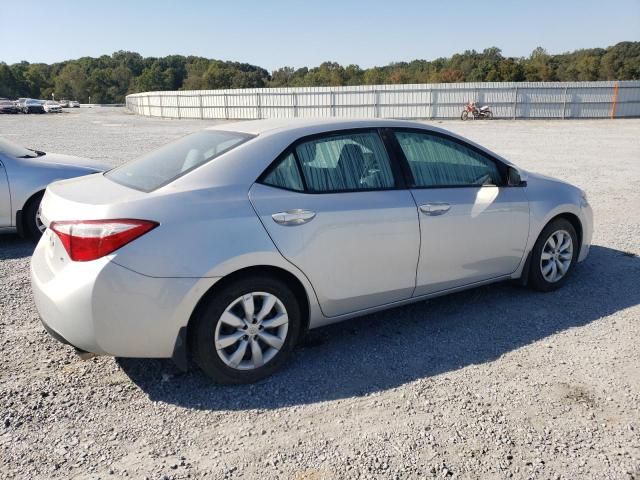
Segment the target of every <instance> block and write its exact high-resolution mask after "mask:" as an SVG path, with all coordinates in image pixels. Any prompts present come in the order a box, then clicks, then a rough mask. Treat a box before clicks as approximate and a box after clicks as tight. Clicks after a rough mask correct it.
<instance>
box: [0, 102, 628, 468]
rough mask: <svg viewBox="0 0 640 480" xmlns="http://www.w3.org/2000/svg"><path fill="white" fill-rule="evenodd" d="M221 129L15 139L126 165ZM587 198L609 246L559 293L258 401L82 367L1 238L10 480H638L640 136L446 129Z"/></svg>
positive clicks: (450, 310) (405, 341) (367, 353)
mask: <svg viewBox="0 0 640 480" xmlns="http://www.w3.org/2000/svg"><path fill="white" fill-rule="evenodd" d="M212 123H215V122H200V121H179V120H161V119H149V118H141V117H136V116H134V115H131V114H128V113H126V112H125V111H124V110H121V109H109V108H95V109H84V108H83V109H80V110H75V111H71V112H69V111H67V113H64V114H61V115H46V116H45V115H19V116H18V115H13V116H10V115H2V116H0V135H2V136H5V137H6V138H8V139H11V140H14V141H17V142H20V143H22V144H25V145H27V146H31V147H33V148H37V149H41V150H49V151H55V152H60V153H69V154H77V155H84V156H88V157H92V158H95V159H101V160H107V161H109V162H112V163H114V164H117V163H120V162H122V161H125V160H127V159H129V158H131V157H133V156H136V155H138V154H140V153H142V152H145V151H147V150H149V149H152V148H154V147H156V146H159V145H161V144H163V143H166V142H167V141H170V140H172V139H174V138H176V137H178V136H181V135H184V134H186V133H189V132H192V131H195V130H198V129H200V128H202V127H203V126H204V125H207V124H212ZM441 126H443V127H444V128H449V129H451V130H453V131H455V132H458V133H461V134H463V135H465V136H468V137H469V138H471V139H473V140H475V141H478V142H480V143H482V144H484V145H486V146H488V147H489V148H492V149H494V150H495V151H496V152H498V153H500V154H502V155H504V156H506V157H508V158H510V159H512V160H513V161H515V162H516V163H517V164H519V165H521V166H523V167H524V168H529V169H532V170H535V171H538V172H541V173H546V174H550V175H553V176H556V177H559V178H562V179H566V180H568V181H570V182H572V183H575V184H577V185H579V186H580V187H582V188H584V189H585V190H586V191H587V192H588V194H589V198H590V202H591V203H592V205H593V208H594V212H595V217H596V233H595V237H594V246H593V247H592V250H591V254H590V257H589V258H588V260H587V261H586V262H585V263H583V264H581V265H579V266H578V267H577V268H576V270H575V272H574V273H575V275H574V277H573V278H572V279H571V280H570V281H569V282H568V284H567V285H566V287H565V288H564V289H562V290H560V291H557V292H554V293H550V294H540V293H534V292H531V291H528V290H525V289H522V288H518V287H515V286H512V285H508V284H500V285H494V286H489V287H484V288H479V289H476V290H471V291H468V292H464V293H460V294H456V295H452V296H449V297H445V298H441V299H436V300H432V301H429V302H424V303H420V304H415V305H411V306H408V307H403V308H397V309H394V310H390V311H387V312H382V313H378V314H375V315H370V316H367V317H364V318H361V319H358V320H354V321H350V322H346V323H343V324H340V325H335V326H332V327H328V328H324V329H321V330H319V331H315V332H312V333H311V334H310V335H309V337H308V338H307V339H306V340H305V341H304V343H303V345H301V346H300V348H298V349H297V351H296V354H295V356H294V359H293V362H292V363H291V364H289V366H288V367H287V368H285V369H284V370H283V371H282V372H280V373H278V374H277V375H275V376H274V377H272V378H270V379H268V380H266V381H263V382H261V383H259V384H256V385H251V386H241V387H220V386H216V385H212V384H211V383H209V381H208V380H207V379H206V378H205V377H203V375H202V374H201V373H200V372H199V371H197V370H192V371H190V372H189V373H186V374H184V373H180V372H179V371H177V370H176V369H175V368H174V367H173V365H172V364H171V362H170V361H162V360H132V359H112V358H95V359H92V360H89V361H81V360H79V359H77V358H76V357H75V356H74V354H73V353H72V351H71V349H70V348H68V347H65V346H63V345H61V344H59V343H57V342H56V341H55V340H53V339H52V338H50V337H49V336H48V335H47V334H45V332H44V331H43V329H42V327H41V325H40V323H39V321H38V318H37V313H36V310H35V307H34V304H33V301H32V298H31V291H30V287H29V278H28V264H29V256H30V254H31V252H32V249H33V247H32V246H31V245H30V244H29V243H27V242H25V241H23V240H20V239H18V238H17V237H16V236H13V235H11V236H8V235H5V236H2V237H0V332H1V334H0V422H1V424H0V477H1V478H16V479H26V478H78V479H83V478H122V477H125V476H126V477H131V478H145V477H147V478H152V479H159V478H260V479H261V480H267V479H276V478H291V479H298V480H302V479H304V480H312V479H313V480H318V479H333V478H375V479H392V478H398V479H404V478H435V477H437V478H478V479H493V478H495V479H502V478H539V479H576V478H593V479H609V478H611V479H628V480H630V479H639V478H640V348H639V347H638V343H639V340H640V306H639V304H640V257H638V255H640V120H616V121H606V120H605V121H595V120H594V121H566V122H562V121H535V122H527V121H516V122H511V121H495V122H468V123H462V122H444V123H442V125H441Z"/></svg>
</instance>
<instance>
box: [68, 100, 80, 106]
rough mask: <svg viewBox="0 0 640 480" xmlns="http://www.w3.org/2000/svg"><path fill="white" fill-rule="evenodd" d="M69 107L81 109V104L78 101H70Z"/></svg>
mask: <svg viewBox="0 0 640 480" xmlns="http://www.w3.org/2000/svg"><path fill="white" fill-rule="evenodd" d="M69 107H70V108H80V102H78V101H76V100H69Z"/></svg>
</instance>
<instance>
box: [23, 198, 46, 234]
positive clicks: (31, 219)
mask: <svg viewBox="0 0 640 480" xmlns="http://www.w3.org/2000/svg"><path fill="white" fill-rule="evenodd" d="M43 196H44V192H40V193H37V194H36V195H35V196H34V197H33V198H31V200H29V202H28V203H27V205H26V206H25V208H24V210H23V213H24V216H23V217H22V218H23V222H24V231H25V233H26V234H27V236H28V237H29V238H30V239H31V240H33V241H34V242H36V243H37V242H38V240H40V237H41V236H42V231H41V230H40V228H41V225H42V223H40V221H39V218H38V210H39V209H40V202H41V201H42V197H43Z"/></svg>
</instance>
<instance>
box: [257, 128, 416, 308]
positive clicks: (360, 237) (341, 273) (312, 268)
mask: <svg viewBox="0 0 640 480" xmlns="http://www.w3.org/2000/svg"><path fill="white" fill-rule="evenodd" d="M397 185H398V183H397V175H396V174H394V169H393V168H392V166H391V164H390V160H389V156H388V155H387V152H386V149H385V146H384V144H383V142H382V140H381V138H380V136H379V135H378V132H377V131H375V130H366V131H362V130H358V131H352V132H337V133H333V134H327V135H322V136H315V137H313V138H312V139H309V140H307V141H302V142H298V143H297V144H295V145H294V147H292V148H291V149H290V150H288V151H287V152H285V154H283V155H282V156H281V158H280V160H279V161H278V162H276V163H275V164H274V166H273V167H272V168H271V169H270V170H269V171H267V173H266V175H264V176H263V178H262V179H261V181H260V182H259V183H257V184H255V185H254V186H253V187H252V188H251V190H250V192H249V198H250V200H251V203H252V204H253V205H254V208H255V209H256V211H257V212H258V215H259V216H260V219H261V221H262V223H263V224H264V226H265V228H266V229H267V231H268V233H269V235H270V236H271V238H272V239H273V241H274V243H275V245H276V246H277V248H278V250H279V251H280V252H281V253H282V255H283V256H284V257H285V258H286V259H287V260H289V261H290V262H291V263H293V264H294V265H296V266H297V267H298V268H299V269H300V270H302V271H303V272H304V274H305V275H306V276H307V277H308V278H309V280H310V281H311V284H312V285H313V287H314V289H315V292H316V294H317V296H318V300H319V303H320V307H321V309H322V311H323V313H324V314H325V315H326V316H328V317H333V316H337V315H342V314H346V313H350V312H354V311H358V310H362V309H366V308H370V307H375V306H379V305H383V304H387V303H391V302H395V301H398V300H404V299H407V298H410V297H411V295H412V293H413V290H414V288H415V274H416V264H417V261H418V252H419V243H420V233H419V229H418V215H417V210H416V205H415V202H414V200H413V197H412V195H411V193H410V191H409V190H406V189H405V190H403V189H397V188H396V186H397Z"/></svg>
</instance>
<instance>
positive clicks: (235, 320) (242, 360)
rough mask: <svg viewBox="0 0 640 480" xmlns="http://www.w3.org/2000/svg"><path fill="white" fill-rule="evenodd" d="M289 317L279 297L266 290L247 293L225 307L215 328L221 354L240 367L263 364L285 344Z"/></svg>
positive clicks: (231, 363)
mask: <svg viewBox="0 0 640 480" xmlns="http://www.w3.org/2000/svg"><path fill="white" fill-rule="evenodd" d="M288 330H289V317H288V315H287V310H286V309H285V307H284V304H283V303H282V302H281V301H280V299H279V298H278V297H276V296H275V295H273V294H271V293H266V292H252V293H247V294H245V295H243V296H241V297H239V298H237V299H235V300H234V301H233V302H231V304H229V306H228V307H227V308H226V309H225V311H224V312H223V314H222V316H221V317H220V319H219V321H218V323H217V325H216V330H215V335H214V342H215V348H216V352H217V354H218V357H220V359H221V360H222V361H223V362H224V363H225V365H227V366H228V367H231V368H234V369H237V370H253V369H256V368H260V367H262V366H263V365H265V364H266V363H268V362H269V361H270V360H272V359H273V358H274V357H275V356H276V355H277V354H278V352H279V351H280V349H281V348H282V347H283V346H284V343H285V340H286V338H287V332H288Z"/></svg>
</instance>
